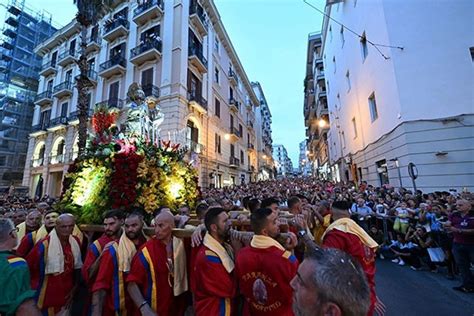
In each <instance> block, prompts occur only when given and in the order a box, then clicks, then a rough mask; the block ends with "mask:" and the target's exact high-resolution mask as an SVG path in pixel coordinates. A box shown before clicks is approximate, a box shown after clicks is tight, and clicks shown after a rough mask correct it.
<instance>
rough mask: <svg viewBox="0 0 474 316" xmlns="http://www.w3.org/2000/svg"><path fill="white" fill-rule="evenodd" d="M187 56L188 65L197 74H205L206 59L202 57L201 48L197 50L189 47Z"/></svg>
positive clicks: (192, 46) (195, 47) (194, 47)
mask: <svg viewBox="0 0 474 316" xmlns="http://www.w3.org/2000/svg"><path fill="white" fill-rule="evenodd" d="M188 56H189V57H188V60H189V63H190V64H191V65H192V66H194V67H195V68H196V69H197V70H198V71H199V72H201V73H206V72H207V59H206V58H204V55H203V54H202V47H201V48H198V47H197V46H194V45H191V46H189V51H188Z"/></svg>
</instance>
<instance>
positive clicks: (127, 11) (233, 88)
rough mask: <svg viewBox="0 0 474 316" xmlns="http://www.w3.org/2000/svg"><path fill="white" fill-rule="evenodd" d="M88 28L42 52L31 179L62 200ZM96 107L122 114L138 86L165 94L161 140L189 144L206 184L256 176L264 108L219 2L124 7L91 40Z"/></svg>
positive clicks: (73, 26) (71, 30)
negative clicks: (258, 112) (259, 111)
mask: <svg viewBox="0 0 474 316" xmlns="http://www.w3.org/2000/svg"><path fill="white" fill-rule="evenodd" d="M79 32H80V28H79V25H78V24H77V22H76V21H72V22H71V23H69V25H67V26H66V27H64V28H62V29H61V30H59V31H58V32H57V33H56V34H54V36H52V37H51V38H50V39H49V40H47V41H45V42H43V43H42V44H41V45H39V46H38V47H37V49H36V50H37V52H38V54H40V55H41V56H42V57H43V67H42V69H41V72H40V75H41V78H40V84H39V89H38V92H39V93H38V96H37V98H36V102H35V104H36V105H35V112H34V117H33V132H32V133H31V134H30V139H29V146H28V158H27V163H26V166H25V176H24V178H23V183H24V185H26V186H29V187H30V190H31V192H33V191H35V190H36V186H37V184H38V181H40V180H39V179H40V176H41V177H42V179H43V180H42V181H40V183H41V182H44V185H43V186H44V187H43V192H44V193H45V194H49V195H50V196H58V195H59V194H60V192H61V183H62V178H63V176H64V174H65V172H66V171H67V168H68V164H69V163H70V162H71V161H72V160H73V159H74V158H75V157H76V156H77V151H78V150H77V125H78V119H77V113H78V112H77V90H76V89H75V88H74V78H75V77H76V76H77V75H78V74H79V69H78V67H77V66H76V65H75V63H74V59H75V58H77V54H78V43H79V41H80V39H79ZM87 38H88V46H87V49H86V52H87V53H88V61H89V68H90V70H89V72H90V75H89V77H90V78H91V79H92V81H93V83H94V86H93V87H92V88H91V89H90V93H89V100H90V102H89V103H90V108H91V109H92V108H93V106H94V105H95V104H98V103H101V104H105V105H108V106H109V107H118V108H122V107H123V106H124V104H126V102H127V100H126V94H127V90H128V87H129V86H130V85H131V84H132V83H134V82H136V83H139V84H141V86H142V88H143V91H144V92H145V95H147V96H155V97H157V98H159V106H160V108H161V111H162V112H163V114H164V122H163V124H162V125H161V134H160V137H161V139H163V140H168V139H170V140H171V141H172V142H173V143H181V144H182V145H185V146H186V147H187V148H188V149H189V156H190V159H192V160H194V161H195V165H197V168H198V169H199V181H200V185H201V186H203V187H211V186H214V187H222V186H226V185H232V184H240V183H243V182H248V181H253V180H255V179H256V170H257V154H256V149H255V148H256V145H255V144H256V135H255V114H254V111H255V108H256V107H258V106H259V100H258V99H257V97H256V95H255V93H254V91H253V89H252V86H251V83H250V81H249V79H248V78H247V75H246V73H245V71H244V69H243V66H242V64H241V63H240V60H239V58H238V55H237V53H236V51H235V49H234V47H233V46H232V43H231V41H230V38H229V36H228V34H227V32H226V30H225V28H224V26H223V24H222V21H221V20H220V17H219V13H218V11H217V8H216V6H215V4H214V2H213V1H212V0H202V1H199V2H198V1H195V0H179V1H162V0H148V1H141V2H138V3H137V2H135V1H130V2H129V1H116V2H114V6H113V10H112V12H110V13H109V14H107V15H106V16H105V17H104V18H103V19H102V21H100V23H99V24H98V25H96V26H94V27H91V28H90V29H89V30H88V34H87Z"/></svg>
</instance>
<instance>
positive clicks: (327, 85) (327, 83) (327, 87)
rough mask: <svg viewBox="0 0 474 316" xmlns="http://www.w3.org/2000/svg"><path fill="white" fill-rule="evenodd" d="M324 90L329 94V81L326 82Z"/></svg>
mask: <svg viewBox="0 0 474 316" xmlns="http://www.w3.org/2000/svg"><path fill="white" fill-rule="evenodd" d="M326 90H327V92H328V93H329V80H328V81H326Z"/></svg>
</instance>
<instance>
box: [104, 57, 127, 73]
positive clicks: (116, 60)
mask: <svg viewBox="0 0 474 316" xmlns="http://www.w3.org/2000/svg"><path fill="white" fill-rule="evenodd" d="M117 65H120V66H122V67H126V65H127V61H126V60H125V57H123V56H121V55H118V56H114V57H112V58H110V59H109V60H107V61H106V62H103V63H102V64H100V67H99V69H100V70H99V71H104V70H107V69H109V68H111V67H113V66H117Z"/></svg>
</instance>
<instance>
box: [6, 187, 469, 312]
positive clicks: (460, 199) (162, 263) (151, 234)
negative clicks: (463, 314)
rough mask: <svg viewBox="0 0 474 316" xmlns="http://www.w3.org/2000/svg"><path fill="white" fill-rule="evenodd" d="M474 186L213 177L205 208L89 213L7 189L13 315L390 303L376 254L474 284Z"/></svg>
mask: <svg viewBox="0 0 474 316" xmlns="http://www.w3.org/2000/svg"><path fill="white" fill-rule="evenodd" d="M472 201H473V200H472V196H471V194H470V193H468V192H463V193H461V194H455V193H452V192H432V193H428V194H424V193H423V192H420V191H417V192H410V191H408V190H405V189H395V188H390V187H373V186H370V185H367V183H364V182H362V183H360V184H358V185H353V184H342V183H341V184H335V183H332V182H329V181H319V180H317V179H315V178H293V179H279V180H271V181H264V182H256V183H249V184H244V185H241V186H232V187H225V188H212V189H206V190H202V196H201V197H200V200H199V201H198V203H197V206H196V207H195V209H191V208H190V207H188V206H186V205H183V206H182V207H180V208H179V209H176V210H174V209H171V208H169V207H167V206H164V205H163V206H161V207H160V208H159V209H157V210H156V212H155V214H153V217H152V220H151V221H148V218H149V217H148V216H144V213H143V212H142V210H140V209H130V210H115V209H114V210H110V211H108V212H107V213H106V214H104V216H103V226H102V227H101V228H102V230H101V231H99V230H98V229H97V227H95V228H94V229H91V226H88V228H87V227H86V228H83V227H81V228H83V230H82V231H81V229H80V227H78V225H76V223H75V219H74V216H72V215H71V214H67V213H62V212H61V210H60V209H58V208H56V207H55V201H54V200H53V199H49V198H44V199H42V200H41V201H32V200H30V199H27V198H24V197H23V198H17V197H15V196H13V195H11V194H8V195H5V196H4V197H3V198H2V199H0V286H1V287H2V291H1V294H0V313H1V314H2V315H3V314H4V315H15V314H16V315H40V314H46V315H69V314H74V315H80V314H83V313H89V314H93V315H126V314H135V315H193V314H195V315H270V314H271V315H319V314H331V315H373V314H379V315H383V313H384V311H385V306H384V304H383V303H382V302H381V300H380V299H379V298H378V297H377V295H376V287H375V273H376V264H375V262H376V257H377V256H378V257H379V258H380V259H382V260H384V259H386V260H392V261H393V262H394V264H398V265H409V266H410V267H411V268H412V269H414V270H423V269H428V270H431V271H436V270H438V269H442V270H445V271H446V276H447V277H448V278H454V277H455V276H456V274H459V275H460V279H461V282H462V283H461V285H460V286H457V287H454V289H455V290H458V291H461V292H465V293H471V292H474V279H473V275H472V272H471V265H472V264H474V214H473V212H472Z"/></svg>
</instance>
